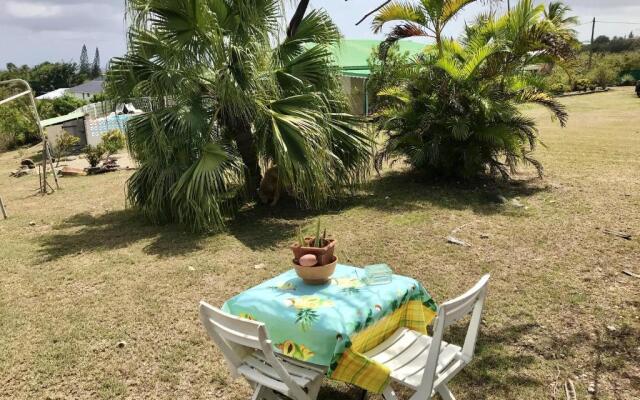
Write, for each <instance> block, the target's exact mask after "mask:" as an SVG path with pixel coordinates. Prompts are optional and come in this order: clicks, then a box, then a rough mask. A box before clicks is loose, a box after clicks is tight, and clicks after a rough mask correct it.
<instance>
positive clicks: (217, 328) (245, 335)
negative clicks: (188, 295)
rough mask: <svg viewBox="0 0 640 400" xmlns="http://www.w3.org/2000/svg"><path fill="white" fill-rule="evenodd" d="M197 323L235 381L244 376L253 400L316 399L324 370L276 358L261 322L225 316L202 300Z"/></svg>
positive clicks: (225, 314)
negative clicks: (206, 334)
mask: <svg viewBox="0 0 640 400" xmlns="http://www.w3.org/2000/svg"><path fill="white" fill-rule="evenodd" d="M200 320H201V321H202V324H203V325H204V327H205V329H206V330H207V333H208V334H209V337H211V339H212V340H213V341H214V342H215V344H216V345H217V346H218V348H219V349H220V350H221V351H222V354H223V355H224V358H225V359H226V361H227V363H228V364H229V368H230V369H231V372H232V374H233V376H234V378H237V377H239V376H244V377H245V378H246V379H247V380H248V381H249V384H251V386H252V387H253V388H254V393H253V397H252V400H262V399H278V398H279V397H277V396H276V393H280V394H283V395H285V396H287V397H289V398H292V399H294V400H315V399H316V397H317V396H318V391H319V390H320V386H321V385H322V380H323V378H324V371H323V370H322V369H321V368H314V367H312V366H310V365H308V364H303V363H298V362H296V361H293V360H289V359H287V360H285V359H284V358H283V357H277V356H276V355H275V354H274V352H273V347H272V344H271V341H270V340H269V338H268V336H267V330H266V328H265V326H264V324H263V323H260V322H255V321H249V320H246V319H242V318H238V317H236V316H234V315H230V314H227V313H225V312H223V311H222V310H220V309H218V308H216V307H213V306H211V305H209V304H207V303H205V302H204V301H201V302H200ZM274 392H275V393H274Z"/></svg>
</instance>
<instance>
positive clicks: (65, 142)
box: [55, 131, 80, 162]
mask: <svg viewBox="0 0 640 400" xmlns="http://www.w3.org/2000/svg"><path fill="white" fill-rule="evenodd" d="M78 143H80V138H79V137H77V136H73V135H72V134H70V133H69V132H67V131H64V132H62V135H60V136H59V137H58V140H56V148H55V152H56V154H57V156H58V162H59V161H60V159H61V158H62V157H64V156H66V155H68V154H69V152H70V151H71V149H73V148H74V147H75V146H77V145H78Z"/></svg>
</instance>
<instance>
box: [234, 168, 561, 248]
mask: <svg viewBox="0 0 640 400" xmlns="http://www.w3.org/2000/svg"><path fill="white" fill-rule="evenodd" d="M546 190H549V188H548V187H544V186H542V185H540V184H539V182H530V181H516V182H512V183H503V184H500V183H496V181H493V180H484V181H474V182H460V183H459V184H457V183H456V182H453V183H451V182H434V181H433V180H431V181H429V180H425V178H424V177H422V176H420V175H418V174H413V173H406V172H405V173H394V172H390V173H386V174H384V175H383V176H382V177H380V178H376V179H373V180H372V181H371V182H369V183H367V184H366V185H364V186H363V187H362V189H361V190H359V191H358V192H356V193H355V194H352V195H349V196H344V197H343V198H341V199H339V200H338V201H335V202H333V203H332V204H330V205H329V206H328V207H326V208H325V209H322V210H305V209H300V207H299V206H298V205H296V203H295V201H293V200H292V199H290V198H283V199H282V200H281V201H280V203H278V205H277V206H275V207H269V206H264V205H258V206H255V207H246V208H245V209H243V210H242V211H241V212H240V213H238V215H237V217H236V218H235V220H234V221H232V222H230V225H229V232H230V233H231V235H233V236H234V237H235V238H236V239H238V240H239V241H241V242H242V243H243V244H244V245H245V246H247V247H249V248H251V249H252V250H261V249H267V248H271V247H274V246H276V245H277V244H279V243H281V242H282V241H284V240H288V239H291V238H293V237H295V235H296V230H297V228H298V227H299V226H301V225H303V224H305V223H308V222H309V220H310V219H312V218H315V217H317V216H320V215H331V214H339V213H341V212H343V211H345V210H348V209H351V208H354V207H364V208H369V209H374V210H377V211H381V212H387V213H392V214H395V213H403V212H410V211H414V210H420V209H424V208H425V205H432V206H435V207H440V208H445V209H452V210H466V209H472V210H473V211H474V212H475V213H478V214H483V215H487V214H497V213H506V212H509V213H512V214H514V209H513V208H512V207H510V206H508V205H503V204H500V200H499V199H498V197H499V196H504V197H505V198H507V199H510V198H513V197H527V196H531V195H534V194H536V193H538V192H541V191H546ZM515 215H518V214H517V212H516V213H515Z"/></svg>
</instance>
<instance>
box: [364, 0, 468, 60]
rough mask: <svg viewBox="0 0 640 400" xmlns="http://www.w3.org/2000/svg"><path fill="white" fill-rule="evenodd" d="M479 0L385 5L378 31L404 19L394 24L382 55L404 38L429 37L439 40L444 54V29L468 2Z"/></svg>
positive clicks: (427, 0) (376, 19)
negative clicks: (390, 23) (386, 25)
mask: <svg viewBox="0 0 640 400" xmlns="http://www.w3.org/2000/svg"><path fill="white" fill-rule="evenodd" d="M474 1H476V0H419V1H417V2H414V1H398V0H395V1H392V2H390V3H389V4H386V5H385V6H384V7H382V8H381V9H380V10H379V11H378V13H377V14H376V16H375V17H374V19H373V24H372V26H373V31H374V33H380V31H381V30H382V28H383V27H384V25H385V24H386V23H389V22H392V21H401V22H400V23H399V24H398V25H396V26H394V27H393V28H392V30H391V32H390V33H389V34H388V35H387V38H386V40H385V41H384V42H383V44H382V45H381V47H380V49H381V51H380V56H381V57H382V58H384V57H385V56H386V51H387V49H388V48H389V47H390V46H391V45H392V44H393V43H395V42H397V41H398V40H400V39H405V38H409V37H418V36H421V37H428V38H433V39H435V42H436V46H437V48H438V51H439V52H440V54H442V32H443V30H444V27H445V26H446V25H447V23H448V22H449V21H451V19H452V18H453V17H455V16H456V14H457V13H458V12H459V11H460V10H462V8H464V7H465V6H466V5H468V4H470V3H473V2H474Z"/></svg>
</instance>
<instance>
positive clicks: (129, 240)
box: [0, 88, 640, 400]
mask: <svg viewBox="0 0 640 400" xmlns="http://www.w3.org/2000/svg"><path fill="white" fill-rule="evenodd" d="M563 102H564V103H565V104H566V105H567V107H568V109H569V111H570V114H571V118H570V121H569V126H568V127H567V128H566V129H560V128H559V127H558V126H557V124H555V123H553V122H552V121H551V120H550V117H549V115H548V114H547V113H546V112H545V111H542V110H541V109H538V108H530V109H529V110H528V112H529V113H530V114H531V115H533V116H534V117H535V118H536V119H537V120H538V121H539V124H540V125H539V126H540V129H541V137H542V139H543V140H544V142H545V144H546V145H547V148H542V147H540V148H539V149H538V151H537V156H538V158H539V159H540V160H541V161H542V162H543V163H544V165H545V167H546V177H545V179H543V180H538V179H536V178H535V177H534V174H533V171H532V170H531V169H525V170H523V173H522V174H521V175H520V176H519V177H518V181H517V182H515V183H513V184H509V185H505V186H500V187H494V186H492V185H487V186H485V185H483V184H476V185H472V186H470V185H468V184H449V185H444V184H434V183H425V182H422V181H421V179H420V178H419V177H417V176H413V175H411V174H401V173H399V172H398V171H388V172H387V173H385V174H384V175H383V176H382V177H380V178H376V179H374V180H373V181H372V182H371V184H370V185H369V186H368V187H367V188H365V189H364V190H362V192H361V193H359V194H358V195H357V196H354V197H353V198H351V199H348V200H346V201H345V202H343V203H341V204H339V205H337V206H336V207H334V208H332V209H331V210H329V211H326V212H323V213H322V214H321V215H322V219H323V223H324V224H326V225H327V226H328V227H329V230H330V232H331V233H333V235H334V236H335V237H337V238H338V239H339V241H340V243H339V245H338V256H339V257H340V259H341V260H342V261H343V262H346V263H352V264H355V265H364V264H368V263H374V262H387V263H389V264H390V265H391V266H392V267H393V269H394V270H395V271H396V272H397V273H400V274H405V275H409V276H412V277H415V278H417V279H419V280H420V281H421V282H422V283H423V284H424V286H425V287H427V288H428V289H429V291H430V292H431V294H432V296H433V297H434V298H435V299H436V300H437V301H440V302H442V301H444V300H446V299H448V298H451V297H452V296H455V295H457V294H460V293H461V292H462V291H464V290H465V289H467V288H468V287H470V286H471V285H472V284H473V283H474V282H475V281H476V280H477V279H478V278H479V277H480V275H481V274H483V273H486V272H490V273H491V274H492V280H491V282H490V289H489V297H488V302H487V305H486V312H485V315H484V324H483V327H482V331H481V337H480V339H479V343H478V349H477V358H476V359H475V360H474V361H473V363H472V364H471V366H470V367H469V368H467V369H466V370H465V371H463V372H462V373H461V374H460V375H459V376H458V377H457V378H456V379H454V380H453V381H452V384H451V388H452V391H453V392H454V393H455V394H456V396H457V398H458V399H462V400H468V399H552V398H556V399H565V395H564V389H563V387H562V385H563V384H564V382H565V381H566V380H567V379H571V380H573V382H574V383H575V385H576V390H577V392H578V398H579V399H587V398H594V399H595V398H597V399H627V400H631V399H638V398H640V279H638V278H634V277H631V276H628V275H625V274H623V272H622V271H623V270H629V271H632V272H635V273H636V274H640V99H638V98H636V97H635V94H634V93H633V92H632V89H631V88H624V89H615V90H613V91H611V92H609V93H605V94H597V95H589V96H580V97H571V98H566V99H564V100H563ZM22 156H23V154H21V153H20V152H10V153H5V154H1V155H0V196H2V197H3V199H4V201H5V203H6V204H7V206H8V211H9V213H10V214H11V218H10V219H9V220H7V221H1V220H0V284H1V285H2V286H1V290H0V338H1V339H0V398H11V399H27V398H29V399H36V398H37V399H45V398H47V399H62V398H65V399H67V398H68V399H96V398H104V399H108V398H130V399H143V398H146V399H148V398H179V399H205V398H206V399H224V400H231V399H246V398H248V397H249V393H250V391H249V386H248V385H247V384H246V383H245V382H243V381H241V380H237V381H235V380H233V379H232V378H231V377H230V376H229V374H228V372H227V368H226V365H225V364H224V361H223V359H222V357H221V354H220V353H219V352H218V351H217V349H215V348H214V347H213V346H212V344H211V343H210V342H209V341H208V340H207V338H206V336H205V333H204V331H203V329H202V327H201V326H200V323H199V321H198V315H197V303H198V301H199V300H200V299H206V300H207V301H209V302H211V303H212V304H216V305H221V304H222V303H223V302H224V300H226V299H227V298H229V297H231V296H233V295H235V294H237V293H238V292H240V291H242V290H244V289H246V288H249V287H251V286H253V285H255V284H258V283H260V282H261V281H263V280H265V279H267V278H269V277H272V276H274V275H275V274H278V273H280V272H283V271H285V270H287V269H289V264H288V263H289V259H290V254H289V250H288V248H287V246H288V244H289V243H291V242H292V241H293V240H294V237H295V229H296V227H297V226H298V225H300V224H307V225H308V226H311V225H312V221H313V218H314V217H315V216H317V215H318V214H317V213H309V212H302V211H296V210H294V209H293V208H292V207H290V205H289V206H287V204H282V205H280V206H279V207H277V208H273V209H272V208H263V207H260V208H258V209H248V210H246V211H244V212H243V213H242V214H241V215H240V217H239V218H238V219H237V220H236V221H235V222H234V223H233V224H232V225H231V226H230V227H229V230H228V232H227V233H225V234H219V235H211V236H194V235H191V234H188V233H185V232H183V231H182V230H181V229H179V228H176V227H155V226H149V225H147V224H146V223H145V221H144V220H142V219H140V218H139V217H138V216H137V215H136V213H135V212H133V211H130V210H127V209H126V207H125V201H124V183H125V181H126V179H127V178H128V176H129V174H130V173H129V172H118V173H114V174H110V175H102V176H96V177H81V178H64V179H61V185H62V187H63V189H62V190H60V191H59V192H57V193H55V194H53V195H50V196H46V197H40V196H38V195H36V189H37V187H38V179H37V176H36V177H33V176H29V177H23V178H19V179H15V178H9V177H8V172H9V171H10V170H12V169H15V168H16V166H17V165H18V163H19V161H20V158H21V157H22ZM497 194H501V195H504V196H505V197H507V198H508V199H513V198H515V197H518V198H519V202H520V203H521V204H522V207H517V206H515V205H514V204H513V203H511V202H509V203H508V204H507V205H497V204H496V203H495V202H494V201H493V199H495V197H497ZM456 228H458V230H457V231H456V233H455V235H456V236H457V237H458V238H460V239H462V240H465V241H467V242H468V243H471V244H472V246H471V247H459V246H455V245H451V244H447V243H446V240H445V238H446V237H447V236H448V235H449V234H450V233H451V232H452V231H453V230H454V229H456ZM605 229H612V230H616V231H625V232H629V233H631V234H633V238H632V240H624V239H621V238H618V237H615V236H611V235H608V234H605V233H604V230H605ZM347 248H349V249H351V250H349V251H348V252H345V249H347ZM256 264H265V266H266V267H265V268H263V269H256V268H254V265H256ZM453 334H454V336H458V337H459V336H460V335H461V333H460V331H459V330H457V331H455V332H453ZM122 341H123V342H125V344H124V346H117V344H118V343H119V342H122ZM589 386H591V392H592V393H590V394H589V393H588V388H589ZM358 394H359V392H358V391H357V390H354V389H352V388H349V387H347V386H346V385H342V384H339V383H327V384H326V385H325V387H324V388H323V390H322V392H321V398H322V399H356V398H358V397H357V396H358Z"/></svg>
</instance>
